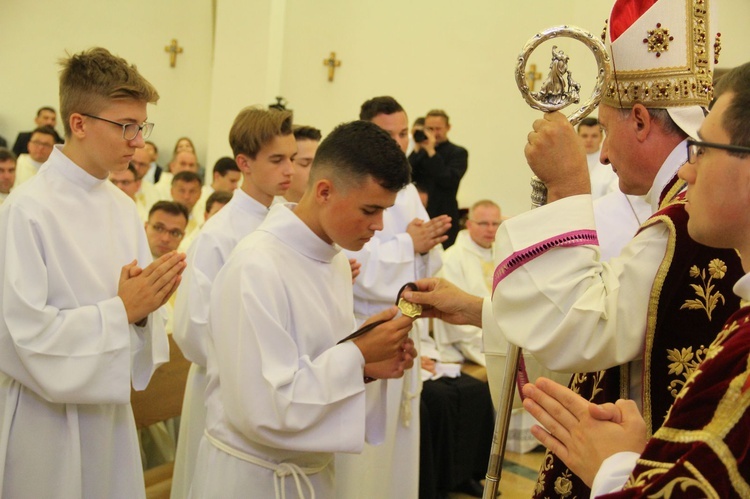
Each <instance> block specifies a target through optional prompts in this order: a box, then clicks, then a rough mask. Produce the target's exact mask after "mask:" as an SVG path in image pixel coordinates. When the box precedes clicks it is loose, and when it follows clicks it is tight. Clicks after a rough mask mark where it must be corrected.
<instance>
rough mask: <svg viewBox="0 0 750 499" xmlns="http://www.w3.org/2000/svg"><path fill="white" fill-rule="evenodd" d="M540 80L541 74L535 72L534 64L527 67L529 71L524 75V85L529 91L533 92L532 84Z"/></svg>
mask: <svg viewBox="0 0 750 499" xmlns="http://www.w3.org/2000/svg"><path fill="white" fill-rule="evenodd" d="M541 79H542V73H537V72H536V64H532V65H531V66H529V71H528V72H527V73H526V83H527V84H528V85H529V89H530V90H534V86H535V85H534V84H535V83H536V82H537V81H538V80H541Z"/></svg>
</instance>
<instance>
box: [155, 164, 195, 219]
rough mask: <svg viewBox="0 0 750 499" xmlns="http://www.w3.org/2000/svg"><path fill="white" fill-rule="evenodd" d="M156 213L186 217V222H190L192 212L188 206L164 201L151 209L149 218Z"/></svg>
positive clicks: (156, 203)
mask: <svg viewBox="0 0 750 499" xmlns="http://www.w3.org/2000/svg"><path fill="white" fill-rule="evenodd" d="M191 173H192V172H191ZM156 211H165V212H167V213H169V214H171V215H182V216H183V217H185V221H188V220H190V212H189V211H188V209H187V206H185V205H184V204H181V203H177V202H175V201H164V200H162V201H157V202H155V203H154V205H153V206H152V207H151V209H150V210H148V218H149V219H151V215H153V214H154V212H156Z"/></svg>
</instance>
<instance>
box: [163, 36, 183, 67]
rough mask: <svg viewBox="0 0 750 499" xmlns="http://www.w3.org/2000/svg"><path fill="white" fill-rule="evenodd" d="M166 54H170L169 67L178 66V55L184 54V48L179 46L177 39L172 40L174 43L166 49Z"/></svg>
mask: <svg viewBox="0 0 750 499" xmlns="http://www.w3.org/2000/svg"><path fill="white" fill-rule="evenodd" d="M164 52H168V53H169V67H171V68H173V67H175V66H176V65H177V54H182V47H180V46H179V45H178V44H177V39H176V38H172V43H170V44H169V45H167V46H166V47H164Z"/></svg>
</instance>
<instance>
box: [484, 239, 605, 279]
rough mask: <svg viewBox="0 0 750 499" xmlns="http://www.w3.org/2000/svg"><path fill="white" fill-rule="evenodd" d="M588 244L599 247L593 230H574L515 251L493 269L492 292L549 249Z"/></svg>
mask: <svg viewBox="0 0 750 499" xmlns="http://www.w3.org/2000/svg"><path fill="white" fill-rule="evenodd" d="M588 244H594V245H597V246H598V245H599V238H598V237H597V235H596V231H595V230H575V231H572V232H566V233H565V234H560V235H558V236H555V237H552V238H550V239H547V240H545V241H542V242H540V243H537V244H535V245H533V246H529V247H528V248H525V249H523V250H521V251H516V252H514V253H513V254H512V255H510V256H509V257H508V258H506V259H505V260H503V261H502V262H500V265H498V266H497V268H496V269H495V277H494V279H493V284H492V291H493V292H494V291H495V287H496V286H497V284H498V283H499V282H500V281H502V280H503V279H505V278H506V277H508V275H510V273H511V272H513V271H514V270H516V269H517V268H519V267H520V266H522V265H524V264H526V263H528V262H530V261H531V260H533V259H535V258H537V257H539V256H542V255H543V254H545V253H546V252H547V251H549V250H551V249H554V248H566V247H572V246H584V245H588Z"/></svg>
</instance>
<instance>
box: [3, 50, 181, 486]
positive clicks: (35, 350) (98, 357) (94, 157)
mask: <svg viewBox="0 0 750 499" xmlns="http://www.w3.org/2000/svg"><path fill="white" fill-rule="evenodd" d="M62 66H63V70H62V72H61V76H60V107H61V115H62V118H63V121H64V124H65V136H66V143H65V145H64V146H56V148H55V149H54V150H53V151H52V154H51V155H50V158H49V160H48V161H47V162H46V163H45V164H44V165H43V166H42V168H41V169H40V171H39V173H38V174H37V175H36V176H34V178H32V179H31V180H29V181H28V182H26V183H25V184H24V185H22V186H21V187H20V188H18V189H17V190H15V191H14V192H13V194H12V195H11V196H10V197H9V198H8V200H7V201H6V202H5V203H4V204H3V205H2V209H0V234H2V236H1V237H0V261H2V262H3V264H2V266H0V278H1V279H2V281H3V282H4V283H5V286H3V288H2V290H1V291H0V302H2V306H3V321H2V322H1V323H0V343H1V344H2V348H0V366H2V367H1V368H0V369H1V370H2V373H0V387H1V388H0V408H1V409H0V414H1V415H0V428H2V430H0V432H1V434H2V435H1V436H0V442H2V444H0V495H2V497H71V498H72V497H76V498H78V497H80V498H92V499H93V498H101V497H108V498H123V499H126V498H127V499H130V498H134V497H135V498H138V497H144V488H143V472H142V468H141V460H140V452H139V449H138V440H137V438H136V432H135V425H134V423H133V413H132V410H131V408H130V387H131V383H132V385H133V386H134V387H135V388H136V389H143V388H145V387H146V385H147V384H148V381H149V379H150V377H151V374H152V373H153V371H154V369H155V368H156V367H157V366H158V365H159V364H160V363H163V362H166V361H167V360H168V359H169V351H168V350H169V347H168V343H167V338H166V334H165V333H164V325H163V322H162V321H161V320H159V319H158V317H159V316H158V315H155V314H152V312H154V311H155V310H156V309H157V308H159V307H160V306H161V305H163V304H164V303H165V302H166V301H167V300H168V299H169V297H170V295H171V294H172V292H173V291H174V290H175V289H176V287H177V285H178V284H179V281H180V273H181V272H182V270H183V269H184V267H185V264H184V261H183V260H184V255H181V254H178V253H174V252H171V253H168V254H166V255H164V256H163V257H161V258H159V259H158V260H156V261H155V262H153V263H151V252H150V251H149V247H148V243H147V241H146V237H145V235H144V233H143V225H142V222H141V221H140V220H139V218H138V213H137V212H136V208H135V205H134V204H133V201H132V200H131V199H129V198H128V197H127V196H126V195H125V194H123V193H122V192H121V191H120V190H119V189H118V188H117V187H116V186H115V185H114V184H112V183H111V182H109V181H108V180H107V177H108V175H109V173H110V172H112V171H121V170H124V169H125V168H127V166H128V162H129V161H130V159H131V158H132V156H133V152H134V151H135V150H136V148H140V147H143V141H144V139H145V136H148V134H149V132H150V131H151V129H152V127H153V125H152V124H151V123H148V122H147V121H146V118H147V113H146V105H147V104H148V103H150V102H156V100H157V99H158V94H157V92H156V90H155V89H154V87H153V86H152V85H151V84H150V83H149V82H147V81H146V80H145V79H144V78H143V77H142V76H141V75H140V74H139V73H138V71H137V70H136V68H135V66H131V65H129V64H128V63H127V62H126V61H125V60H124V59H121V58H119V57H116V56H113V55H112V54H110V53H109V52H108V51H107V50H105V49H102V48H95V49H91V50H87V51H85V52H82V53H79V54H75V55H73V56H71V57H69V58H67V59H66V60H64V61H63V63H62ZM113 220H117V221H118V223H117V227H116V230H115V228H114V227H113V225H112V221H113Z"/></svg>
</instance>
